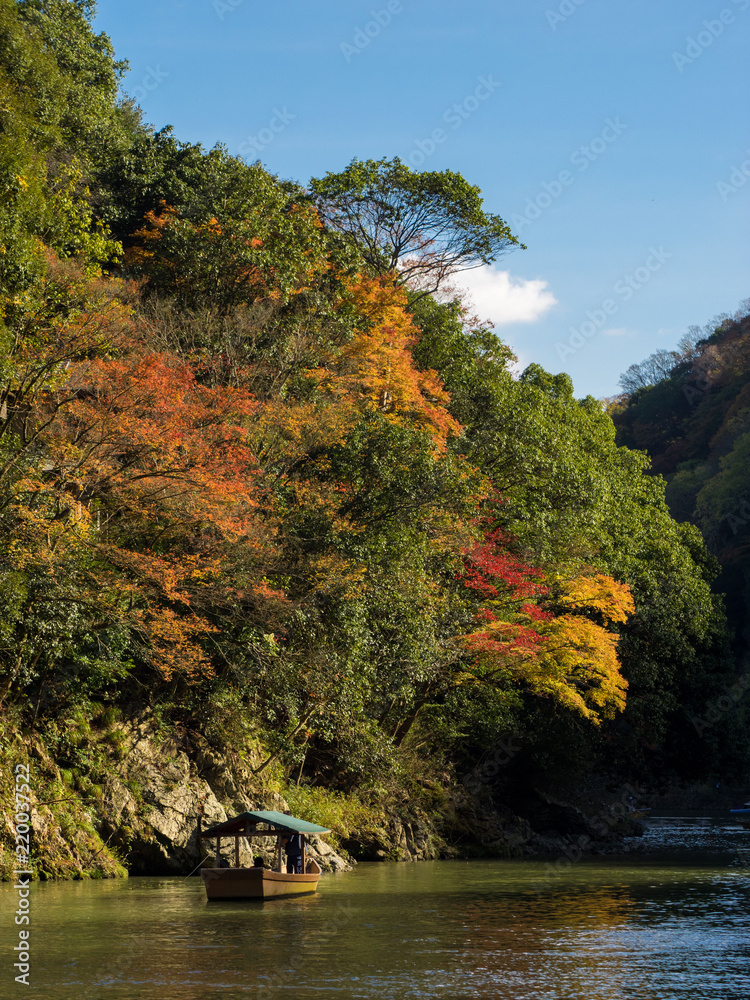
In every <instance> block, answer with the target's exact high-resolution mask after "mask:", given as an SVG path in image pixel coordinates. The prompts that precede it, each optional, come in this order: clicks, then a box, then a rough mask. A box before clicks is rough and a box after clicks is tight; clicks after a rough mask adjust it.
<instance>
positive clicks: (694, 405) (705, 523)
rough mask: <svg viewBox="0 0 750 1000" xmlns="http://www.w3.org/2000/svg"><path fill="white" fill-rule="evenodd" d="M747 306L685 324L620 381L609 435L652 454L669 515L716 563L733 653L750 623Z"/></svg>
mask: <svg viewBox="0 0 750 1000" xmlns="http://www.w3.org/2000/svg"><path fill="white" fill-rule="evenodd" d="M748 306H750V302H745V303H744V304H743V305H742V306H741V308H740V309H739V310H738V312H737V313H736V314H735V315H734V316H719V317H717V318H716V319H715V320H714V321H712V322H711V323H708V324H707V325H706V326H705V327H693V328H691V329H690V330H689V331H688V333H687V334H686V335H685V337H684V338H683V339H682V341H681V342H680V344H679V345H678V347H677V349H676V350H674V351H665V350H662V351H659V352H657V354H655V355H652V357H651V358H648V359H646V361H644V362H643V363H641V364H640V365H633V366H631V368H630V369H629V370H628V372H626V373H625V375H624V376H623V386H624V388H626V389H627V390H629V391H628V393H627V395H626V396H625V397H623V398H622V399H620V400H619V401H618V402H617V403H616V404H615V406H614V408H613V416H614V420H615V424H616V426H617V430H618V439H619V440H621V441H622V443H623V444H625V445H627V446H628V447H631V448H641V449H644V450H646V451H648V453H649V454H650V455H651V456H652V458H653V469H654V471H655V472H657V473H660V474H661V475H662V476H664V478H665V479H666V482H667V489H666V499H667V503H668V504H669V508H670V510H671V512H672V515H673V516H674V517H675V518H676V519H677V520H678V521H682V522H690V523H692V524H695V525H697V526H698V527H699V528H700V530H701V531H702V533H703V536H704V538H705V539H706V542H707V544H708V546H709V549H710V550H711V552H712V553H713V554H714V555H715V556H716V557H717V558H718V559H719V560H720V562H721V566H722V574H721V577H720V578H719V580H718V587H719V588H720V589H721V590H723V591H724V592H725V593H726V595H727V602H728V605H727V606H728V612H729V615H730V620H731V624H732V625H733V627H734V631H735V633H736V641H737V647H738V651H739V652H740V653H741V654H744V651H745V650H746V649H747V645H748V634H747V629H748V625H749V624H750V616H749V614H748V612H749V611H750V589H749V584H750V562H749V559H748V557H749V556H750V549H749V548H748V538H749V536H748V525H750V461H749V452H748V448H749V447H750V315H748Z"/></svg>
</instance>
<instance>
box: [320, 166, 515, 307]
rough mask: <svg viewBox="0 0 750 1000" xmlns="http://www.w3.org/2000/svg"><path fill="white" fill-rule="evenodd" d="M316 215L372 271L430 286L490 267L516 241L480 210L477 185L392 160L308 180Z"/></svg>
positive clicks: (426, 288)
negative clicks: (347, 242) (354, 248)
mask: <svg viewBox="0 0 750 1000" xmlns="http://www.w3.org/2000/svg"><path fill="white" fill-rule="evenodd" d="M310 190H311V192H312V194H313V197H314V199H315V204H316V205H317V207H318V211H319V212H320V215H321V218H322V219H323V221H324V222H325V224H326V225H327V226H329V227H330V228H331V229H334V230H338V231H339V232H341V233H343V234H344V236H345V237H346V238H347V239H348V240H351V241H352V242H353V243H355V244H356V245H357V246H358V247H359V249H360V251H361V253H362V255H363V257H364V259H365V261H366V262H367V264H368V265H369V266H370V267H371V268H372V270H373V271H374V273H375V274H378V275H384V274H388V273H392V272H397V273H398V281H399V282H400V283H403V284H405V283H411V284H413V285H416V286H418V287H419V288H420V289H421V290H422V293H423V294H427V292H431V291H435V290H436V289H437V288H438V287H439V286H440V284H441V283H442V282H443V280H444V279H445V278H447V277H448V276H449V275H451V274H454V273H455V272H457V271H464V270H468V269H471V268H475V267H480V266H481V265H482V264H491V263H492V262H493V261H494V260H496V259H497V257H498V256H499V255H500V254H502V253H505V252H506V251H507V250H509V249H511V248H512V247H514V246H519V245H520V244H519V243H518V240H517V238H516V237H515V236H513V234H512V233H511V231H510V229H509V228H508V226H507V225H506V224H505V223H504V222H503V220H502V219H501V218H500V216H499V215H492V214H491V213H488V212H485V211H484V209H483V207H482V198H481V194H480V191H479V188H477V187H474V186H472V185H470V184H468V183H467V182H466V181H465V180H464V178H463V177H462V176H461V174H457V173H454V172H452V171H450V170H443V171H440V172H438V171H421V172H414V171H412V170H411V169H410V168H409V167H407V166H406V164H405V163H403V162H402V161H401V160H400V159H399V158H398V157H396V158H395V159H393V160H386V159H382V160H365V161H362V160H356V159H355V160H352V162H351V163H350V164H349V166H348V167H347V168H346V170H344V171H343V172H342V173H340V174H334V173H327V174H326V175H325V176H324V177H322V178H313V179H312V181H311V182H310Z"/></svg>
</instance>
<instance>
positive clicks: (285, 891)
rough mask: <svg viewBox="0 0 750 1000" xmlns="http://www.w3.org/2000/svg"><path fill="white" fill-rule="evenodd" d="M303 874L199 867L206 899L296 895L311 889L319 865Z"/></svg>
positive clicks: (312, 888) (309, 867)
mask: <svg viewBox="0 0 750 1000" xmlns="http://www.w3.org/2000/svg"><path fill="white" fill-rule="evenodd" d="M313 864H314V862H312V863H311V864H310V865H309V866H308V871H307V874H305V875H289V874H286V873H285V872H272V871H269V870H268V869H267V868H203V869H202V871H201V874H202V876H203V884H204V885H205V887H206V897H207V898H208V899H273V898H275V897H277V896H299V895H302V894H304V893H310V892H315V890H316V889H317V888H318V881H319V879H320V868H318V866H317V864H315V865H314V867H315V868H317V869H318V870H317V871H311V870H310V869H311V868H312V867H313Z"/></svg>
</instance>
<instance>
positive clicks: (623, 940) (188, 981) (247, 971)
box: [0, 819, 750, 1000]
mask: <svg viewBox="0 0 750 1000" xmlns="http://www.w3.org/2000/svg"><path fill="white" fill-rule="evenodd" d="M16 896H17V894H16V890H14V888H13V887H12V886H10V885H8V884H5V885H3V886H1V887H0V906H1V907H2V909H1V913H2V916H1V917H0V956H1V957H0V963H2V965H1V966H0V997H2V998H5V997H16V996H18V997H21V996H35V995H38V996H43V997H45V998H46V1000H58V998H75V1000H89V998H91V1000H102V998H108V997H112V998H125V1000H131V998H133V1000H135V998H143V1000H156V998H159V1000H162V998H164V1000H169V998H172V997H174V998H178V1000H214V998H218V997H234V996H236V995H242V996H248V997H255V998H258V1000H270V998H278V1000H313V998H315V1000H328V998H336V1000H354V998H357V1000H376V998H377V1000H421V998H427V997H438V998H455V1000H463V998H483V1000H484V998H487V1000H573V998H576V1000H579V998H580V1000H619V998H626V997H627V998H631V997H632V998H638V1000H677V998H680V1000H681V998H691V1000H695V998H700V1000H708V998H716V1000H735V998H736V1000H747V997H750V831H745V830H742V829H741V828H739V827H732V826H730V825H729V824H728V823H726V822H725V821H723V820H721V821H720V820H715V821H714V820H679V819H669V820H667V819H663V820H654V821H652V823H651V824H650V825H649V829H648V832H647V834H646V835H645V837H644V838H643V841H642V843H639V844H638V845H637V847H636V849H635V850H634V851H633V852H632V853H628V854H624V855H618V856H613V855H607V856H602V857H596V858H588V859H577V858H576V856H575V853H573V854H572V855H571V856H570V857H564V856H561V857H560V858H557V859H555V858H553V859H545V860H534V861H528V860H519V861H467V862H462V861H443V862H434V863H427V864H411V865H407V864H362V865H359V866H358V867H357V869H356V870H355V871H354V872H351V873H347V874H340V875H324V876H323V878H322V879H321V882H320V887H319V891H318V893H317V894H316V895H315V896H312V897H308V898H301V899H278V900H271V901H268V902H250V903H242V902H235V903H211V904H208V903H206V901H205V898H204V891H203V885H202V882H201V880H200V879H197V878H189V879H179V878H133V879H129V880H127V881H99V882H74V883H46V884H39V883H35V884H33V885H32V889H31V895H30V902H31V908H30V923H29V925H28V926H29V930H30V938H29V942H30V946H31V947H30V973H29V982H30V985H29V986H28V987H27V986H24V985H20V984H16V982H15V981H14V975H15V974H16V971H17V970H14V969H13V967H12V966H13V962H14V961H15V959H14V958H12V957H11V955H12V954H13V952H12V949H13V946H14V945H16V944H18V928H17V927H16V926H14V922H13V910H14V908H15V905H16Z"/></svg>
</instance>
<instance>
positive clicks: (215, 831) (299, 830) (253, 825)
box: [198, 811, 331, 900]
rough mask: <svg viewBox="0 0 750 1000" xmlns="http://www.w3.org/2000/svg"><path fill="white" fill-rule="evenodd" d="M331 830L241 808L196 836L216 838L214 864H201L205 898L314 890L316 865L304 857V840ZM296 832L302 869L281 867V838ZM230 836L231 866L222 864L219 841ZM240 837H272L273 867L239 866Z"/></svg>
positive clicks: (269, 895)
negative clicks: (232, 842)
mask: <svg viewBox="0 0 750 1000" xmlns="http://www.w3.org/2000/svg"><path fill="white" fill-rule="evenodd" d="M330 832H331V831H330V830H328V829H326V827H324V826H317V825H316V824H315V823H308V822H306V821H305V820H303V819H297V818H296V817H295V816H290V815H289V814H288V813H280V812H273V811H259V812H245V813H242V814H241V815H239V816H235V817H234V819H228V820H227V821H226V822H225V823H219V824H218V826H213V827H211V829H210V830H205V831H203V832H202V833H200V834H199V835H198V836H199V837H201V838H203V839H211V840H215V841H216V863H215V867H212V868H202V869H201V874H202V876H203V884H204V885H205V887H206V897H207V898H208V899H210V900H211V899H272V898H274V897H278V896H298V895H301V894H303V893H310V892H315V890H316V889H317V888H318V880H319V879H320V865H318V863H317V861H315V859H314V858H307V857H306V850H305V847H306V840H305V838H306V837H307V836H309V835H310V834H313V833H314V834H324V833H330ZM293 834H299V835H300V839H301V845H302V864H301V868H302V872H301V873H295V872H285V871H284V870H283V845H284V839H285V838H288V837H290V836H292V835H293ZM226 837H231V838H234V867H233V868H232V867H226V865H225V864H224V865H223V864H222V857H221V841H222V839H224V838H226ZM240 837H246V838H248V839H252V838H254V837H276V838H277V848H276V868H275V869H273V870H272V869H269V868H264V867H261V866H259V865H258V866H255V867H253V868H241V867H240Z"/></svg>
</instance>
